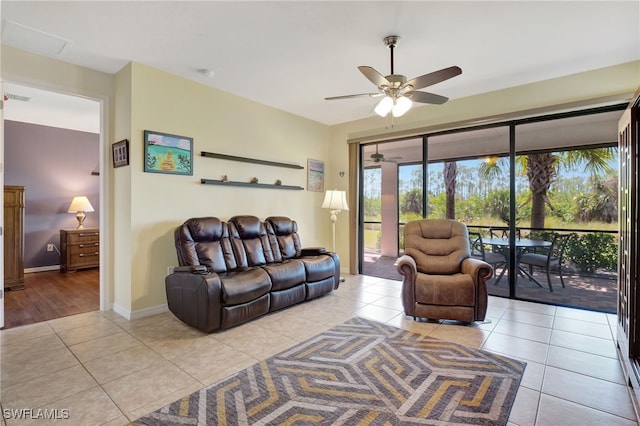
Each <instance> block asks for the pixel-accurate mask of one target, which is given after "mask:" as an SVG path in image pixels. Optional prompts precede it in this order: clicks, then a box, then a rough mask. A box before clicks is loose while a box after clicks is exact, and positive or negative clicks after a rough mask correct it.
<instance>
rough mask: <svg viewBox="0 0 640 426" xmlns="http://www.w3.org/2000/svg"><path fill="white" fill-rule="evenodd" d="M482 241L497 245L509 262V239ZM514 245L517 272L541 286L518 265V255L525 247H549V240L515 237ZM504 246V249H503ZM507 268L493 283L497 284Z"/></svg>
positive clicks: (487, 239)
mask: <svg viewBox="0 0 640 426" xmlns="http://www.w3.org/2000/svg"><path fill="white" fill-rule="evenodd" d="M482 242H483V243H484V244H489V245H492V246H494V247H498V248H500V250H501V253H503V254H504V257H505V259H506V260H507V265H508V264H509V250H508V249H509V239H508V238H486V239H485V238H483V239H482ZM515 247H516V265H517V268H518V273H522V274H524V275H526V276H527V277H529V278H530V279H531V280H532V281H533V282H534V283H536V284H538V285H539V286H540V287H542V285H541V284H540V283H539V282H538V281H537V280H536V279H535V278H533V277H532V276H531V274H529V271H527V270H526V269H525V268H523V267H521V266H520V262H519V260H520V255H521V254H522V253H523V252H524V251H525V250H526V249H533V248H548V247H551V241H546V240H529V239H527V238H516V240H515ZM505 248H506V250H504V249H505ZM506 269H507V268H505V269H504V270H503V271H502V273H501V274H500V276H499V277H498V279H497V280H496V282H495V284H498V282H500V280H501V279H502V276H503V275H504V272H505V271H506Z"/></svg>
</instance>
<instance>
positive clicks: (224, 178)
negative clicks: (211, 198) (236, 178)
mask: <svg viewBox="0 0 640 426" xmlns="http://www.w3.org/2000/svg"><path fill="white" fill-rule="evenodd" d="M221 180H222V182H229V178H228V177H227V175H222V179H221Z"/></svg>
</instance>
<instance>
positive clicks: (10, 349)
mask: <svg viewBox="0 0 640 426" xmlns="http://www.w3.org/2000/svg"><path fill="white" fill-rule="evenodd" d="M399 296H400V283H399V282H397V281H391V280H385V279H381V278H374V277H368V276H346V282H345V283H343V284H341V286H340V288H339V289H338V290H337V291H335V292H333V293H332V294H330V295H327V296H325V297H322V298H320V299H317V300H314V301H311V302H307V303H304V304H301V305H298V306H294V307H291V308H289V309H286V310H283V311H280V312H277V313H274V314H271V315H268V316H265V317H262V318H259V319H257V320H254V321H252V322H250V323H248V324H244V325H241V326H238V327H235V328H233V329H230V330H226V331H222V332H218V333H213V334H209V335H206V334H203V333H200V332H198V331H197V330H194V329H192V328H190V327H188V326H186V325H184V324H183V323H181V322H180V321H178V320H177V319H176V318H175V317H173V315H171V314H170V313H168V312H167V313H163V314H158V315H154V316H151V317H146V318H142V319H138V320H133V321H129V320H125V319H123V318H122V317H120V316H118V315H117V314H115V313H113V312H89V313H86V314H79V315H74V316H70V317H65V318H59V319H56V320H52V321H47V322H43V323H38V324H33V325H28V326H23V327H18V328H13V329H9V330H6V331H2V332H0V368H1V386H2V389H1V401H2V402H1V405H2V409H3V411H2V413H3V417H4V420H5V423H6V424H7V425H13V424H43V423H44V424H46V423H45V422H43V421H42V419H35V420H32V421H24V420H21V421H18V420H16V419H15V418H14V417H15V415H16V414H17V413H18V412H17V411H11V409H32V410H33V411H32V412H31V414H30V416H31V417H34V415H36V414H39V413H41V412H38V411H37V409H44V408H47V409H49V410H53V411H49V413H50V414H51V413H53V414H54V415H57V416H58V417H67V415H68V417H69V418H68V419H65V420H61V421H59V423H60V424H63V425H65V426H67V425H83V426H86V425H126V424H127V423H128V422H129V421H130V420H135V419H136V418H138V417H140V416H142V415H144V414H147V413H149V412H151V411H153V410H155V409H158V408H160V407H162V406H164V405H166V404H168V403H170V402H172V401H175V400H177V399H179V398H181V397H183V396H185V395H187V394H189V393H192V392H194V391H196V390H198V389H200V388H202V387H204V386H207V385H211V384H213V383H215V382H217V381H218V380H220V379H222V378H224V377H226V376H228V375H230V374H232V373H234V372H236V371H238V370H241V369H244V368H246V367H248V366H249V365H251V364H253V363H255V362H256V361H258V360H262V359H265V358H268V357H269V356H271V355H273V354H275V353H277V352H280V351H282V350H284V349H286V348H288V347H290V346H292V345H294V344H296V343H297V342H300V341H303V340H305V339H307V338H309V337H312V336H314V335H316V334H318V333H319V332H321V331H323V330H325V329H327V328H329V327H331V326H333V325H336V324H339V323H341V322H343V321H346V320H347V319H349V318H351V317H353V316H362V317H366V318H370V319H374V320H377V321H381V322H385V323H388V324H390V325H394V326H396V327H401V328H405V329H411V330H414V331H417V332H421V333H423V334H428V335H430V336H433V337H436V338H439V339H445V340H450V341H455V342H458V343H463V344H466V345H470V346H474V347H478V348H482V349H485V350H489V351H493V352H499V353H502V354H504V355H507V356H510V357H513V358H517V359H520V360H523V361H526V362H527V368H526V370H525V374H524V377H523V380H522V383H521V386H520V389H519V391H518V395H517V397H516V401H515V404H514V407H513V410H512V412H511V417H510V419H509V424H510V425H553V426H557V425H580V426H584V425H637V424H638V423H637V420H636V416H635V413H634V409H633V404H632V401H631V398H630V396H629V390H628V388H627V386H625V381H624V377H623V373H622V370H621V368H620V364H619V362H618V359H617V357H616V350H615V344H614V338H613V336H614V334H615V328H616V318H615V315H607V314H602V313H596V312H590V311H581V310H577V309H570V308H562V307H554V306H547V305H540V304H535V303H528V302H520V301H513V300H508V299H501V298H495V297H490V300H489V310H488V319H490V320H491V322H490V323H483V324H474V325H468V326H465V325H460V324H456V323H451V322H444V323H437V322H416V321H413V320H412V319H411V318H407V317H405V316H404V314H403V313H402V305H401V302H400V298H399ZM55 410H57V411H55ZM12 413H13V414H12ZM23 413H24V411H23Z"/></svg>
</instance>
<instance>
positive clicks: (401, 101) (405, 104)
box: [391, 96, 413, 117]
mask: <svg viewBox="0 0 640 426" xmlns="http://www.w3.org/2000/svg"><path fill="white" fill-rule="evenodd" d="M412 105H413V102H411V99H409V98H407V97H406V96H400V97H399V98H398V99H396V101H395V102H394V105H393V108H391V113H392V114H393V116H394V117H401V116H403V115H404V114H405V113H406V112H407V111H409V110H410V109H411V106H412Z"/></svg>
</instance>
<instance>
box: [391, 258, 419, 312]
mask: <svg viewBox="0 0 640 426" xmlns="http://www.w3.org/2000/svg"><path fill="white" fill-rule="evenodd" d="M396 268H397V269H398V273H400V275H402V292H401V294H402V306H403V307H404V313H405V315H410V316H412V317H414V318H415V315H416V313H415V304H416V295H415V287H416V277H417V275H418V268H417V266H416V261H415V260H414V259H413V257H411V256H408V255H406V254H405V255H403V256H401V257H400V258H399V259H398V260H397V262H396Z"/></svg>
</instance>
